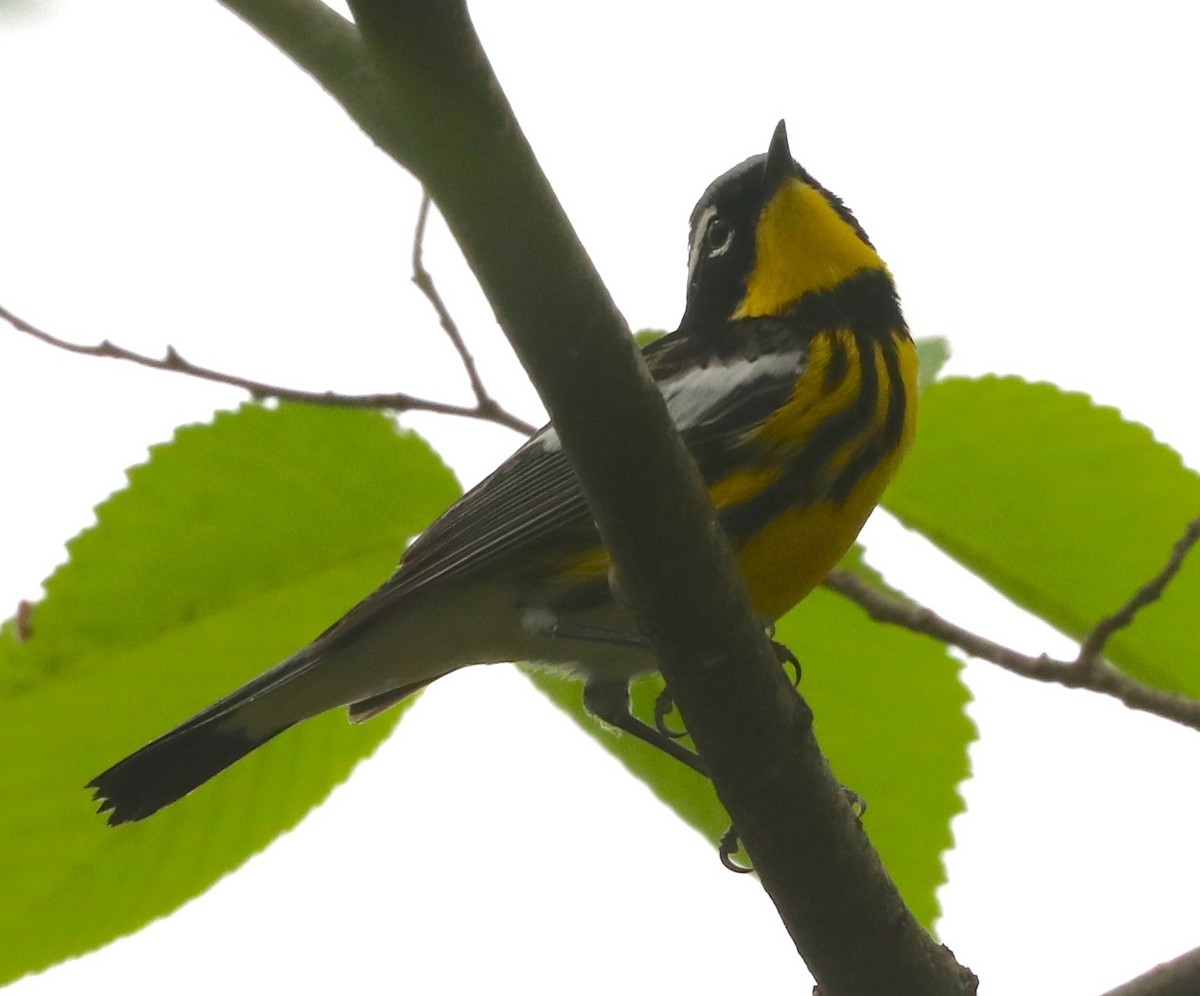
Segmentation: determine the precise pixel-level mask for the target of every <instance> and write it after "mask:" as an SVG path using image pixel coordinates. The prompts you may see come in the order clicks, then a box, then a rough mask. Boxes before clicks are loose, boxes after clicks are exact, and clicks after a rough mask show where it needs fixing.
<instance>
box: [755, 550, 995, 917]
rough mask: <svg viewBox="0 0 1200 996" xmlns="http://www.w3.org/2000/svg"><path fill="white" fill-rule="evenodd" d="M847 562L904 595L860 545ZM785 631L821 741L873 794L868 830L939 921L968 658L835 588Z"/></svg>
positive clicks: (960, 777) (963, 772)
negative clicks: (875, 618) (878, 616)
mask: <svg viewBox="0 0 1200 996" xmlns="http://www.w3.org/2000/svg"><path fill="white" fill-rule="evenodd" d="M840 566H841V567H842V568H844V569H847V570H853V571H854V573H856V574H858V575H859V576H860V577H863V578H864V579H865V580H867V581H868V582H870V583H871V584H872V585H873V586H874V587H876V588H878V589H880V590H882V591H888V592H890V593H892V594H896V592H894V591H892V590H891V589H890V588H888V587H887V585H885V584H884V583H883V581H882V579H881V578H880V577H879V575H878V574H876V573H875V572H874V571H872V570H871V569H870V568H869V567H867V566H865V565H864V564H863V563H862V561H861V551H860V550H859V548H858V547H855V548H854V549H853V550H851V552H850V553H849V554H847V556H846V558H845V559H844V560H843V562H842V564H841V565H840ZM776 639H778V640H781V641H782V642H784V643H785V644H787V645H788V646H789V647H791V649H792V651H793V652H794V653H795V654H796V656H797V657H798V658H799V659H800V661H801V664H802V666H803V669H804V678H803V682H802V684H801V691H802V692H803V693H804V695H805V697H806V698H807V699H808V702H809V704H810V705H811V706H812V709H813V714H814V716H815V717H816V733H817V739H818V741H819V742H820V744H821V748H822V749H823V750H824V751H825V754H826V756H827V757H828V758H829V760H830V763H831V764H832V765H833V769H834V771H835V772H836V773H837V776H838V778H839V779H840V780H841V782H842V784H843V785H845V786H846V787H847V788H851V789H853V790H854V791H855V792H857V793H858V794H859V795H861V796H862V797H863V798H864V799H865V800H866V802H867V812H866V814H865V816H864V817H863V828H864V829H865V830H866V831H867V833H868V834H869V835H870V838H871V842H872V843H873V844H874V845H875V847H876V849H877V850H878V851H879V854H880V857H882V859H883V863H884V865H886V866H887V869H888V871H889V872H890V873H891V875H892V878H893V879H894V880H895V882H896V885H897V887H898V888H899V889H900V893H901V895H902V896H903V897H904V900H905V902H906V903H907V904H908V907H909V909H911V910H912V912H913V915H914V916H916V917H917V919H918V920H920V922H921V923H923V924H924V925H925V926H926V927H929V928H931V927H932V925H933V922H934V920H935V919H936V918H937V916H938V913H939V912H940V910H939V907H938V903H937V897H936V892H937V889H938V887H939V886H940V885H941V884H942V883H943V882H944V881H945V878H946V875H945V869H944V867H943V865H942V854H943V853H944V852H945V851H946V850H948V849H949V848H950V847H951V845H952V844H953V838H952V836H951V833H950V820H951V819H952V818H953V817H954V816H955V815H956V814H958V813H959V812H961V811H962V809H963V805H962V799H961V797H960V796H959V794H958V786H959V784H960V783H961V782H962V781H964V780H965V779H966V778H967V776H968V774H969V773H970V766H969V761H968V758H967V747H968V745H969V744H970V742H971V741H972V740H974V739H975V726H974V724H973V723H972V722H971V721H970V719H968V718H967V716H966V713H965V706H966V704H967V702H968V701H969V698H970V696H969V695H968V693H967V689H966V686H964V685H963V683H962V680H961V677H960V672H961V669H962V665H961V663H960V662H959V661H957V660H955V659H954V658H953V657H951V656H950V655H949V654H948V653H947V652H946V648H945V646H944V645H942V644H941V643H938V642H937V641H936V640H932V639H930V638H929V637H925V636H921V635H919V634H916V633H910V632H908V631H907V630H903V629H899V628H897V627H895V626H881V625H879V624H878V623H875V622H872V621H871V620H870V619H869V618H867V615H866V613H865V612H864V611H863V610H862V609H860V608H859V607H858V606H857V605H855V604H854V603H852V602H850V601H849V600H847V599H845V598H842V597H841V596H840V595H836V594H834V593H833V592H832V591H830V590H828V589H826V588H818V589H817V590H816V591H814V592H813V593H812V594H811V595H809V596H808V598H806V599H805V600H804V601H803V602H801V603H800V605H798V606H797V607H796V608H795V609H793V610H792V611H791V612H789V613H788V614H787V615H786V616H785V617H784V618H783V619H782V620H781V621H780V623H779V626H778V627H777V628H776Z"/></svg>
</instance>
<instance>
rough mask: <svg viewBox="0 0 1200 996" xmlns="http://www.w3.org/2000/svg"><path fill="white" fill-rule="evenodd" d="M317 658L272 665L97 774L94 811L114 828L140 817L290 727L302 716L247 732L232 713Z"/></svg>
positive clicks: (274, 689) (303, 670) (297, 658)
mask: <svg viewBox="0 0 1200 996" xmlns="http://www.w3.org/2000/svg"><path fill="white" fill-rule="evenodd" d="M317 659H318V658H317V657H316V656H315V655H308V654H305V655H304V656H302V655H301V654H297V655H296V656H295V657H292V658H289V659H288V660H286V661H284V662H283V663H281V664H277V665H276V666H275V667H273V668H271V670H269V671H267V672H266V673H265V674H261V675H259V676H258V677H257V678H255V679H254V680H253V681H251V682H250V683H248V684H246V685H243V686H242V687H241V688H239V689H237V690H236V691H234V692H231V693H230V694H229V695H226V696H225V697H224V698H223V699H221V700H220V701H219V702H214V703H213V704H212V705H211V706H209V707H208V708H207V709H205V710H203V711H202V712H199V713H197V714H196V715H195V716H193V717H192V718H191V719H189V720H188V721H187V722H186V723H182V724H181V725H179V726H177V727H175V729H173V730H171V731H170V732H168V733H164V734H163V735H162V736H161V737H159V738H158V739H157V740H153V741H151V742H150V743H148V744H146V746H145V747H143V748H142V749H141V750H139V751H136V752H135V753H133V754H130V755H129V756H128V757H127V758H124V759H123V760H121V761H118V762H117V763H116V764H114V765H113V766H112V767H111V768H109V769H108V770H107V771H105V772H104V773H103V774H100V775H97V776H96V777H95V778H93V779H92V780H91V781H90V782H89V783H88V784H87V788H90V789H95V793H94V796H93V798H95V799H96V800H97V801H98V802H99V803H100V809H99V810H98V812H101V813H108V825H109V826H114V827H115V826H117V825H118V824H121V823H132V822H134V821H135V820H144V819H145V818H146V817H147V816H151V815H152V814H154V813H157V812H158V811H159V810H160V809H162V808H163V807H164V806H169V805H170V804H171V803H173V802H175V801H177V800H179V799H182V798H183V797H184V796H185V795H187V794H188V793H189V792H191V791H192V790H193V789H196V788H199V787H200V786H201V785H203V784H204V783H205V782H206V781H208V780H209V779H210V778H212V777H213V776H214V775H218V774H220V773H221V772H222V771H224V770H225V769H226V768H228V767H229V766H230V765H231V764H233V763H234V762H235V761H239V760H241V759H242V758H243V757H245V756H246V755H247V754H249V753H250V752H251V751H252V750H254V749H255V748H257V747H261V746H262V745H263V744H265V743H266V742H267V741H268V740H271V739H272V738H274V737H276V736H278V735H279V734H280V733H282V732H283V731H284V730H286V729H287V728H288V727H290V726H292V725H294V724H295V723H296V722H297V721H298V720H299V719H301V718H303V717H302V716H298V715H295V714H293V715H291V716H286V717H282V716H281V717H280V721H279V724H278V725H277V726H275V727H274V728H273V729H272V728H270V726H267V727H266V728H265V729H263V730H261V731H255V732H253V733H251V732H249V731H247V730H246V729H245V728H244V727H243V726H241V725H240V724H239V723H238V722H237V719H236V717H237V714H238V712H239V711H240V710H241V709H242V708H244V707H245V706H248V705H250V704H251V703H253V702H255V701H256V700H262V699H264V698H265V697H266V696H268V695H271V694H272V693H275V692H277V691H278V690H279V689H281V688H282V687H283V686H284V685H287V684H289V683H290V682H292V681H293V680H294V679H296V678H298V677H300V676H301V675H303V674H304V673H306V672H307V671H308V670H309V668H310V667H311V666H312V665H313V664H314V663H315V662H316V660H317ZM289 720H290V721H289Z"/></svg>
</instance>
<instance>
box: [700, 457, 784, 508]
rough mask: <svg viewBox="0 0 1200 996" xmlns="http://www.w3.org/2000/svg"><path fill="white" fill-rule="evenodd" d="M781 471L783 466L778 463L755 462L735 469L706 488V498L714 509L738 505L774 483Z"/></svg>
mask: <svg viewBox="0 0 1200 996" xmlns="http://www.w3.org/2000/svg"><path fill="white" fill-rule="evenodd" d="M782 473H783V467H782V466H779V465H778V464H768V465H763V464H757V465H755V466H753V467H746V468H745V469H743V470H735V471H734V472H733V473H732V474H729V475H728V476H727V477H723V478H721V480H719V481H717V483H716V484H714V485H713V486H712V487H710V488H709V489H708V500H709V501H711V502H712V505H713V508H716V509H722V508H728V507H729V506H730V505H740V504H741V503H742V502H744V501H747V500H749V499H750V498H753V497H754V496H755V495H756V494H758V493H759V492H760V491H762V490H763V488H765V487H767V486H768V485H770V484H774V483H775V482H776V481H777V480H779V475H780V474H782Z"/></svg>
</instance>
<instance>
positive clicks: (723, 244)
mask: <svg viewBox="0 0 1200 996" xmlns="http://www.w3.org/2000/svg"><path fill="white" fill-rule="evenodd" d="M704 241H705V242H707V243H708V255H709V256H720V255H721V254H722V253H724V252H726V251H727V250H728V249H729V247H730V246H731V245H732V244H733V229H732V228H730V227H729V226H728V225H727V224H726V223H725V222H723V221H722V220H721V219H720V218H713V220H712V221H711V222H710V223H709V226H708V231H706V232H705V233H704Z"/></svg>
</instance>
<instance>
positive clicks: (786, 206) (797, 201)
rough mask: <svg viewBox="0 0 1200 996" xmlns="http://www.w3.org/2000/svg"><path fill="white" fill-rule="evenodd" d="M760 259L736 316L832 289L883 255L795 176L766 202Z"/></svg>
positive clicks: (764, 312)
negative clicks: (812, 292)
mask: <svg viewBox="0 0 1200 996" xmlns="http://www.w3.org/2000/svg"><path fill="white" fill-rule="evenodd" d="M755 248H756V251H757V256H758V258H757V260H756V263H755V266H754V270H753V271H752V272H751V274H750V279H749V282H748V283H747V285H746V296H745V297H744V298H742V301H741V303H740V304H739V305H738V306H737V309H736V310H735V311H734V313H733V316H732V317H733V318H735V319H736V318H760V317H763V316H770V315H778V314H780V313H781V312H783V311H785V310H786V309H787V308H789V307H791V305H793V304H794V303H795V302H796V301H798V300H800V298H801V296H802V295H804V294H807V293H808V292H809V291H820V290H829V289H830V288H832V287H836V286H837V285H838V284H840V283H841V282H842V281H843V280H845V279H846V278H847V277H849V276H852V275H853V274H855V273H857V272H858V271H859V270H863V269H867V268H875V269H884V264H883V260H881V259H880V258H879V255H878V254H877V253H876V252H875V250H874V249H872V248H871V247H870V246H869V245H867V244H866V243H865V242H864V241H863V240H862V239H861V238H860V237H859V235H858V233H857V232H856V231H855V230H854V229H853V228H852V227H851V226H850V225H848V224H847V223H846V222H845V221H844V220H843V219H842V217H841V216H840V215H839V214H838V213H837V211H836V210H834V208H833V206H832V205H831V204H830V203H829V201H827V200H826V199H825V196H824V195H823V194H822V193H821V192H820V191H819V190H815V189H814V188H813V187H810V186H809V185H808V184H807V183H805V182H804V181H802V180H800V179H798V178H796V177H791V178H789V179H787V180H785V181H784V182H783V184H782V185H781V186H780V188H779V190H778V191H776V192H775V196H774V197H772V198H771V200H770V201H769V202H768V203H767V206H766V207H765V208H763V211H762V216H761V217H760V219H759V222H758V234H757V236H756V237H755Z"/></svg>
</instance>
